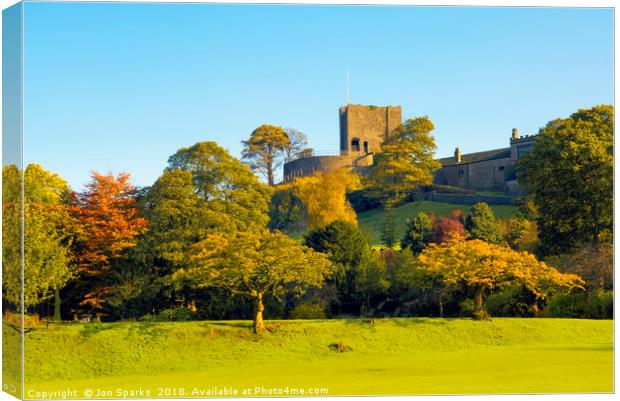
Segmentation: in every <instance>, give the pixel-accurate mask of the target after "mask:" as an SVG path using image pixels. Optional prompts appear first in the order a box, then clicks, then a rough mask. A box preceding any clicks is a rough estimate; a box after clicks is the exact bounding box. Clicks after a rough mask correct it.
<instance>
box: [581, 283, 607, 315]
mask: <svg viewBox="0 0 620 401" xmlns="http://www.w3.org/2000/svg"><path fill="white" fill-rule="evenodd" d="M584 317H586V318H590V319H613V317H614V292H613V291H605V290H600V289H599V290H596V291H592V292H590V293H589V294H588V299H587V300H586V305H585V307H584Z"/></svg>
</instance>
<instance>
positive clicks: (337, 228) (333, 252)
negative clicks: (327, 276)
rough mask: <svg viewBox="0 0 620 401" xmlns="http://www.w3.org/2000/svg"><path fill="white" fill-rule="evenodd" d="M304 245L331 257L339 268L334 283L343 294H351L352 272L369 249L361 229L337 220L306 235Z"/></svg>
mask: <svg viewBox="0 0 620 401" xmlns="http://www.w3.org/2000/svg"><path fill="white" fill-rule="evenodd" d="M304 245H306V246H308V247H310V248H312V249H314V250H316V251H318V252H323V253H326V254H328V255H329V258H330V260H331V261H332V262H333V263H334V264H335V265H336V266H337V269H336V271H335V273H334V275H333V280H334V282H335V283H336V285H337V286H338V288H339V289H340V291H341V293H348V292H350V290H351V288H349V287H350V284H351V280H352V277H353V276H352V272H353V270H354V269H355V268H356V267H357V266H359V264H360V262H361V260H362V257H363V256H364V253H365V252H366V250H367V248H368V242H367V241H366V239H365V238H364V236H363V234H362V233H361V231H360V230H359V228H358V227H356V226H355V225H353V224H351V223H349V222H347V221H343V220H336V221H334V222H332V223H330V224H328V225H327V226H325V227H323V228H319V229H316V230H313V231H311V232H309V233H308V234H306V236H305V237H304Z"/></svg>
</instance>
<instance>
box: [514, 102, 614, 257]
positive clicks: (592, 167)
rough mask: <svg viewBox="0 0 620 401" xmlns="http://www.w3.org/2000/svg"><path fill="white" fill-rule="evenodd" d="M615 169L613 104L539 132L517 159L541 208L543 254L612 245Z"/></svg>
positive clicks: (555, 122) (520, 176)
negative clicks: (600, 243)
mask: <svg viewBox="0 0 620 401" xmlns="http://www.w3.org/2000/svg"><path fill="white" fill-rule="evenodd" d="M613 167H614V108H613V106H609V105H602V106H595V107H593V108H591V109H581V110H579V111H577V112H576V113H573V114H572V115H571V116H570V117H568V118H566V119H557V120H553V121H551V122H549V123H548V124H547V125H546V126H545V127H544V128H542V129H541V130H540V135H539V136H538V138H537V140H536V143H535V144H534V147H533V150H532V152H531V153H529V154H528V155H525V156H523V157H521V158H520V159H519V160H518V161H517V177H518V179H519V181H520V182H521V183H523V184H524V185H525V187H526V189H527V191H528V192H529V194H530V195H531V196H532V199H533V200H534V203H535V204H536V206H537V208H538V212H539V216H538V218H537V222H538V233H539V237H540V241H541V246H542V250H543V253H545V254H559V253H564V252H570V251H571V250H574V249H575V248H576V247H578V246H579V245H581V244H583V243H592V242H610V241H611V238H612V230H613Z"/></svg>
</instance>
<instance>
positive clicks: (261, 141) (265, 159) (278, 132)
mask: <svg viewBox="0 0 620 401" xmlns="http://www.w3.org/2000/svg"><path fill="white" fill-rule="evenodd" d="M242 143H243V146H244V148H243V152H242V156H243V158H244V159H246V160H248V161H249V162H250V167H251V168H252V170H256V171H260V172H261V173H262V174H264V175H265V177H266V178H267V184H269V185H274V170H275V169H276V168H277V167H279V166H280V165H281V164H282V155H283V153H284V151H285V150H286V149H287V147H288V146H289V145H290V141H289V138H288V136H287V135H286V132H285V131H284V129H283V128H282V127H278V126H275V125H266V124H265V125H261V126H260V127H258V128H256V129H255V130H254V131H253V132H252V134H251V135H250V138H249V139H248V140H247V141H242Z"/></svg>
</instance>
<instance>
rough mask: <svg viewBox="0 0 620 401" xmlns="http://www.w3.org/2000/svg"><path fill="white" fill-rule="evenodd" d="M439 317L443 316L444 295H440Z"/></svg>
mask: <svg viewBox="0 0 620 401" xmlns="http://www.w3.org/2000/svg"><path fill="white" fill-rule="evenodd" d="M439 317H443V296H441V295H440V296H439Z"/></svg>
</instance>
